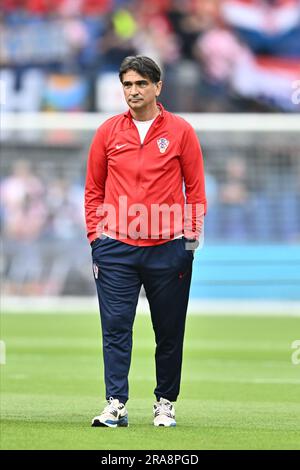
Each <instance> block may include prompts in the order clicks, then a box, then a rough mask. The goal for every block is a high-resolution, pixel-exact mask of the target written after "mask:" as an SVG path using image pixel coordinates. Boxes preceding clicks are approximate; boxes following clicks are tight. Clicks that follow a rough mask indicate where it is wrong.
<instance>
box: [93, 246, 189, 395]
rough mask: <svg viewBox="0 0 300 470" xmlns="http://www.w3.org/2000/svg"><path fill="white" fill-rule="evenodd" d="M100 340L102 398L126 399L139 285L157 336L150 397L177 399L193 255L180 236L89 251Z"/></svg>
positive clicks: (101, 247) (96, 247)
mask: <svg viewBox="0 0 300 470" xmlns="http://www.w3.org/2000/svg"><path fill="white" fill-rule="evenodd" d="M92 258H93V269H94V277H95V281H96V286H97V294H98V300H99V308H100V318H101V326H102V338H103V357H104V375H105V386H106V399H108V398H109V397H114V398H118V399H119V400H120V401H121V402H122V403H126V401H127V400H128V374H129V368H130V362H131V350H132V328H133V322H134V318H135V313H136V306H137V302H138V297H139V292H140V289H141V286H142V285H143V286H144V288H145V292H146V296H147V299H148V302H149V306H150V311H151V320H152V325H153V329H154V333H155V341H156V352H155V364H156V388H155V390H154V394H155V396H156V398H157V400H159V399H160V398H161V397H163V398H166V399H168V400H170V401H176V399H177V396H178V394H179V389H180V377H181V366H182V350H183V338H184V329H185V319H186V312H187V305H188V298H189V290H190V283H191V275H192V264H193V252H192V251H191V250H186V249H185V240H184V238H179V239H175V240H171V241H168V242H166V243H163V244H162V245H156V246H146V247H138V246H132V245H128V244H126V243H123V242H121V241H118V240H115V239H112V238H108V237H105V238H100V239H98V240H97V241H96V242H95V243H94V244H93V248H92Z"/></svg>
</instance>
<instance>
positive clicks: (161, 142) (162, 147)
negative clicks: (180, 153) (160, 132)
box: [157, 137, 169, 153]
mask: <svg viewBox="0 0 300 470" xmlns="http://www.w3.org/2000/svg"><path fill="white" fill-rule="evenodd" d="M157 145H158V148H159V151H160V153H165V151H166V150H167V148H168V145H169V141H168V140H167V139H165V138H163V137H162V138H161V139H158V140H157Z"/></svg>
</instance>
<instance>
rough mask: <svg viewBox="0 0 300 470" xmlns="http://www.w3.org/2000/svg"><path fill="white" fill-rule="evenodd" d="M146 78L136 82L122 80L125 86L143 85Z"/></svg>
mask: <svg viewBox="0 0 300 470" xmlns="http://www.w3.org/2000/svg"><path fill="white" fill-rule="evenodd" d="M148 83H149V82H148V80H137V81H136V82H127V81H126V82H123V85H125V86H129V85H133V84H135V85H145V84H148Z"/></svg>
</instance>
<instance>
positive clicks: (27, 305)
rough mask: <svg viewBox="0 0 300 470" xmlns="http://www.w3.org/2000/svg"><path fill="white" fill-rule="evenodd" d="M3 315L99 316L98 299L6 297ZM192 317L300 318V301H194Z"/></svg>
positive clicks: (142, 302) (143, 305) (142, 304)
mask: <svg viewBox="0 0 300 470" xmlns="http://www.w3.org/2000/svg"><path fill="white" fill-rule="evenodd" d="M1 312H2V313H47V314H48V313H54V314H55V313H61V314H75V313H77V314H81V313H85V314H93V315H94V314H98V300H97V297H96V296H94V297H69V296H65V297H12V296H2V298H1ZM137 312H138V314H145V315H149V314H150V309H149V304H148V301H147V299H146V298H144V297H141V298H140V299H139V302H138V306H137ZM188 314H189V315H217V316H219V315H224V316H233V315H236V316H278V317H297V318H299V317H300V301H293V300H290V301H289V300H287V301H268V300H266V301H264V300H251V299H246V300H235V299H233V300H228V299H219V300H205V299H203V300H202V299H190V301H189V306H188Z"/></svg>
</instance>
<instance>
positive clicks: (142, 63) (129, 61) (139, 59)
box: [119, 55, 161, 83]
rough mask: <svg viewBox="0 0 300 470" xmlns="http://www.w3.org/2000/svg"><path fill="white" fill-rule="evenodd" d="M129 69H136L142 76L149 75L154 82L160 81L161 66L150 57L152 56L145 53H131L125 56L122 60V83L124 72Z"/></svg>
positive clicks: (120, 73)
mask: <svg viewBox="0 0 300 470" xmlns="http://www.w3.org/2000/svg"><path fill="white" fill-rule="evenodd" d="M128 70H134V71H135V72H137V73H139V74H140V75H141V76H142V77H145V78H146V77H147V78H149V79H150V80H151V82H153V83H157V82H159V81H160V77H161V70H160V68H159V66H158V65H157V64H156V63H155V62H154V60H152V59H150V57H146V56H143V55H135V56H134V55H132V56H131V55H130V56H128V57H125V59H124V60H123V61H122V63H121V66H120V71H119V78H120V81H121V83H122V79H123V74H124V73H126V72H128Z"/></svg>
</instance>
